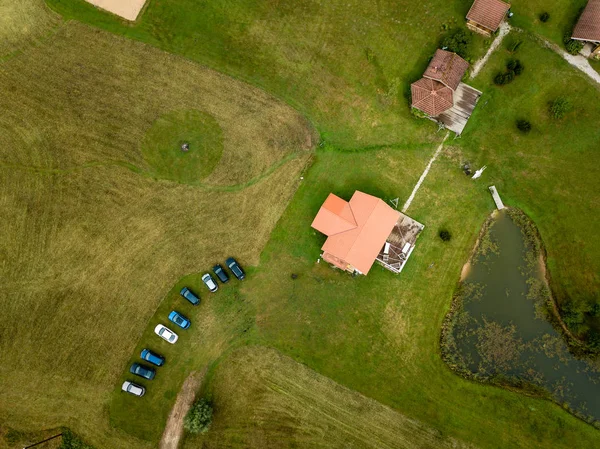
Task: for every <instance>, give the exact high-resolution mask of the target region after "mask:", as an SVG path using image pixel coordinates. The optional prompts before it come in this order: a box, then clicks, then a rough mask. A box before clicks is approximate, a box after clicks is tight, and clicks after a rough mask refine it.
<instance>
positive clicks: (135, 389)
mask: <svg viewBox="0 0 600 449" xmlns="http://www.w3.org/2000/svg"><path fill="white" fill-rule="evenodd" d="M121 390H123V391H125V392H126V393H129V394H132V395H134V396H138V397H142V396H144V393H145V392H146V389H145V388H144V387H142V386H141V385H138V384H134V383H133V382H129V381H128V380H127V381H125V382H123V386H122V387H121Z"/></svg>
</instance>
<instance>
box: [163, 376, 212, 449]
mask: <svg viewBox="0 0 600 449" xmlns="http://www.w3.org/2000/svg"><path fill="white" fill-rule="evenodd" d="M206 370H207V367H205V368H204V369H203V370H202V371H193V372H192V373H191V374H190V375H189V376H188V378H187V379H186V380H185V382H184V383H183V386H182V387H181V391H179V393H178V394H177V399H176V400H175V405H174V406H173V409H172V410H171V413H170V414H169V419H168V420H167V425H166V426H165V431H164V432H163V435H162V438H161V439H160V444H159V446H158V447H159V448H160V449H177V446H179V441H180V440H181V437H182V436H183V418H185V415H187V413H188V412H189V411H190V408H191V407H192V404H193V403H194V399H195V398H196V392H197V391H198V389H199V388H200V385H201V384H202V380H203V379H204V375H205V374H206Z"/></svg>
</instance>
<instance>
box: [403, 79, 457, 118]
mask: <svg viewBox="0 0 600 449" xmlns="http://www.w3.org/2000/svg"><path fill="white" fill-rule="evenodd" d="M410 91H411V94H412V107H413V108H417V109H419V110H421V111H423V112H424V113H426V114H427V115H429V116H431V117H436V116H437V115H439V114H441V113H442V112H444V111H446V110H448V109H450V108H451V107H452V106H454V101H453V98H452V93H453V92H452V89H450V88H449V87H448V86H445V85H444V84H442V83H440V82H439V81H435V80H432V79H429V78H421V79H420V80H419V81H415V82H414V83H412V84H411V85H410Z"/></svg>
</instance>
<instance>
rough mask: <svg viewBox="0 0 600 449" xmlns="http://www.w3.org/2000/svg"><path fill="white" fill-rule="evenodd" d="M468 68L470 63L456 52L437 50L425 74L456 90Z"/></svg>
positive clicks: (426, 76)
mask: <svg viewBox="0 0 600 449" xmlns="http://www.w3.org/2000/svg"><path fill="white" fill-rule="evenodd" d="M468 68H469V63H468V62H467V61H465V60H464V59H463V58H461V57H460V56H458V55H457V54H456V53H452V52H451V51H446V50H436V52H435V55H433V58H432V59H431V62H430V63H429V65H428V66H427V70H425V73H423V76H424V77H425V78H429V79H432V80H435V81H439V82H440V83H443V84H445V85H446V86H448V87H449V88H450V89H452V90H456V88H457V87H458V85H459V84H460V80H461V79H462V77H463V76H465V72H466V71H467V69H468Z"/></svg>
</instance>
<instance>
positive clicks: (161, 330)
mask: <svg viewBox="0 0 600 449" xmlns="http://www.w3.org/2000/svg"><path fill="white" fill-rule="evenodd" d="M154 333H155V334H156V335H158V336H159V337H160V338H162V339H163V340H166V341H168V342H169V343H171V344H174V343H175V342H176V341H177V339H178V338H179V337H178V336H177V334H176V333H175V332H173V331H172V330H171V329H169V328H168V327H166V326H163V325H162V324H157V325H156V327H155V328H154Z"/></svg>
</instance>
